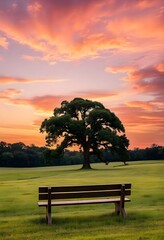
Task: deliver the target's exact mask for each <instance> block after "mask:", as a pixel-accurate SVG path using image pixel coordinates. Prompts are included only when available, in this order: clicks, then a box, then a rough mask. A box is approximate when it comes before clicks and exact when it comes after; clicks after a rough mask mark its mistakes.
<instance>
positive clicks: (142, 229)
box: [0, 161, 164, 240]
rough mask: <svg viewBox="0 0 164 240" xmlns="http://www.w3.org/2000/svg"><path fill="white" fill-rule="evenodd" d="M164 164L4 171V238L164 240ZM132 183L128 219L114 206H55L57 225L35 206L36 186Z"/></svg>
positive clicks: (0, 182) (0, 209)
mask: <svg viewBox="0 0 164 240" xmlns="http://www.w3.org/2000/svg"><path fill="white" fill-rule="evenodd" d="M163 166H164V162H163V161H145V162H130V163H129V165H127V166H121V165H120V163H113V164H109V165H108V166H105V165H103V164H95V165H93V166H92V167H93V168H94V170H90V171H89V170H88V171H87V170H85V171H82V170H79V168H80V166H63V167H44V168H28V169H22V168H20V169H18V168H17V169H13V168H0V239H2V240H17V239H18V240H22V239H25V240H28V239H29V240H45V239H47V240H53V239H55V240H68V239H69V240H90V239H94V240H110V239H111V240H119V239H121V240H125V239H126V240H127V239H128V240H150V239H151V240H162V239H164V234H163V225H164V217H163V213H164V208H163V201H164V191H163V184H164V181H163V180H164V178H163V176H164V171H163V169H164V168H163ZM120 182H121V183H126V182H130V183H132V195H131V202H130V203H127V204H126V211H127V214H128V216H127V218H126V219H123V218H122V217H120V216H115V215H114V214H113V212H114V205H113V204H109V205H105V204H104V205H103V204H100V205H85V206H64V207H56V208H55V207H53V224H52V225H46V224H45V209H44V208H39V207H38V206H37V201H38V200H37V199H38V193H37V192H38V186H41V185H69V184H72V185H75V184H77V185H78V184H79V185H80V184H103V183H120Z"/></svg>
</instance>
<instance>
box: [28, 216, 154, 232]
mask: <svg viewBox="0 0 164 240" xmlns="http://www.w3.org/2000/svg"><path fill="white" fill-rule="evenodd" d="M54 215H55V214H54ZM149 220H151V216H150V215H149V214H148V213H139V212H137V213H136V212H130V213H129V214H128V216H127V217H126V218H123V217H122V216H117V215H115V213H111V214H102V215H94V216H93V215H89V216H88V215H87V216H86V215H75V216H59V215H58V216H53V217H52V225H55V226H58V227H64V228H67V227H69V228H71V227H72V228H75V227H77V228H78V227H80V228H84V229H85V228H86V227H88V226H89V227H104V226H109V225H111V226H123V225H133V224H140V223H142V224H144V223H146V224H147V222H149ZM30 221H32V222H33V224H36V225H38V224H39V225H44V226H47V224H46V221H45V218H44V217H38V218H35V219H34V218H33V219H31V220H30Z"/></svg>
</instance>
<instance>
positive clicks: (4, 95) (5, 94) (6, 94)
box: [0, 88, 22, 99]
mask: <svg viewBox="0 0 164 240" xmlns="http://www.w3.org/2000/svg"><path fill="white" fill-rule="evenodd" d="M20 93H22V91H21V90H18V89H14V88H8V89H5V90H2V91H0V99H10V98H11V97H13V96H14V95H17V94H20Z"/></svg>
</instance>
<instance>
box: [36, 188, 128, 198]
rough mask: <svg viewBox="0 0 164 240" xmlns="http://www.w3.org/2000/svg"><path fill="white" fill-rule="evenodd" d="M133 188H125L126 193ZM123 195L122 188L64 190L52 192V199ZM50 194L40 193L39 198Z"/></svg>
mask: <svg viewBox="0 0 164 240" xmlns="http://www.w3.org/2000/svg"><path fill="white" fill-rule="evenodd" d="M130 194H131V190H125V195H126V196H127V195H130ZM111 196H121V190H118V191H93V192H65V193H64V192H63V193H52V194H51V199H69V198H95V197H111ZM47 199H48V194H46V193H40V194H39V200H47Z"/></svg>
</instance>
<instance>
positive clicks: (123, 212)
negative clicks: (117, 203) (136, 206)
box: [121, 208, 126, 218]
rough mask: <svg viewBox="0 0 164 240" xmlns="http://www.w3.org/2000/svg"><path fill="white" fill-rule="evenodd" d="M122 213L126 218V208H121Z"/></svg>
mask: <svg viewBox="0 0 164 240" xmlns="http://www.w3.org/2000/svg"><path fill="white" fill-rule="evenodd" d="M121 215H122V216H123V217H124V218H125V217H126V212H125V208H122V209H121Z"/></svg>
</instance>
